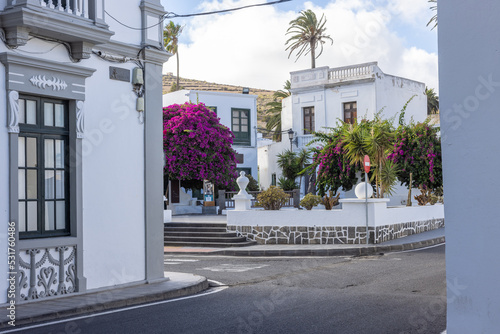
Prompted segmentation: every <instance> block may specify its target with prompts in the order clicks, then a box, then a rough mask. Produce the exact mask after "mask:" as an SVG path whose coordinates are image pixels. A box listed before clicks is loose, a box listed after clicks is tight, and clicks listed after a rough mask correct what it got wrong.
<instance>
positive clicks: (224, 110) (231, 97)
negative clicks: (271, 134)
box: [163, 90, 258, 179]
mask: <svg viewBox="0 0 500 334" xmlns="http://www.w3.org/2000/svg"><path fill="white" fill-rule="evenodd" d="M185 102H192V103H197V102H201V103H204V104H205V105H206V106H207V107H209V108H211V109H212V110H215V111H216V113H217V116H218V117H219V118H220V123H221V124H223V125H225V126H227V127H228V128H229V129H231V131H233V133H234V132H235V128H234V124H233V120H234V117H233V116H236V117H239V116H241V114H238V115H233V112H236V111H240V110H242V111H245V112H248V115H249V117H248V118H247V121H248V124H246V125H247V127H246V128H245V129H244V130H246V131H244V132H248V137H247V139H246V140H245V139H243V141H241V140H240V141H238V138H235V142H234V144H233V148H234V150H235V151H236V153H237V154H238V155H239V159H240V160H239V161H238V164H237V166H236V167H237V168H238V169H241V170H244V171H245V173H247V174H251V175H252V176H253V177H254V178H255V179H257V175H258V167H257V95H251V94H235V93H224V92H211V91H199V90H179V91H176V92H172V93H168V94H164V95H163V106H164V107H166V106H169V105H172V104H182V103H185ZM238 126H245V125H243V124H238Z"/></svg>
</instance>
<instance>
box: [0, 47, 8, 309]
mask: <svg viewBox="0 0 500 334" xmlns="http://www.w3.org/2000/svg"><path fill="white" fill-rule="evenodd" d="M0 48H1V49H2V50H1V51H3V49H4V47H3V45H2V46H0ZM0 106H2V109H3V110H6V106H7V102H6V92H5V67H4V66H3V64H0ZM1 114H2V117H0V245H2V250H1V251H0V273H3V275H2V276H1V277H0V291H2V293H0V304H2V303H5V302H7V294H6V293H5V291H7V287H8V284H7V283H8V282H7V276H6V273H7V272H8V270H7V269H8V267H7V239H8V235H7V227H8V222H9V136H8V133H7V117H6V116H5V114H6V113H5V114H4V113H1Z"/></svg>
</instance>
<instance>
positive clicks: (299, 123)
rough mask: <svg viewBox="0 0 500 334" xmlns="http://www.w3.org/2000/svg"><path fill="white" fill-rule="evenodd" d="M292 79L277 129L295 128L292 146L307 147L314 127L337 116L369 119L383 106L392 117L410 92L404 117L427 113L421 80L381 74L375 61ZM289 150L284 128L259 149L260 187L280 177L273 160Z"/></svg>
mask: <svg viewBox="0 0 500 334" xmlns="http://www.w3.org/2000/svg"><path fill="white" fill-rule="evenodd" d="M290 81H291V92H292V95H291V96H290V97H288V98H286V99H284V100H283V111H282V114H281V129H283V130H284V131H286V130H288V129H292V130H293V131H294V139H293V143H292V144H293V145H292V146H293V150H294V151H298V150H300V149H302V148H306V147H307V146H306V144H308V143H309V142H310V141H311V140H312V139H313V138H314V136H313V135H312V134H311V133H312V132H313V131H318V132H319V131H327V130H326V129H325V128H327V127H336V126H337V121H338V120H339V119H341V120H343V121H345V122H353V121H354V119H362V118H367V119H373V117H374V115H375V113H377V112H379V111H381V110H382V109H383V113H382V116H383V117H384V118H390V117H393V116H394V115H396V114H398V113H399V112H400V111H401V109H402V108H403V106H404V105H405V104H406V102H408V100H410V99H411V98H412V97H413V96H414V97H413V99H412V101H411V102H410V103H409V104H408V107H407V109H406V113H405V120H406V121H408V120H409V119H410V118H413V119H414V121H416V122H421V121H424V120H425V119H426V117H427V97H426V95H425V84H423V83H421V82H417V81H413V80H409V79H404V78H401V77H397V76H393V75H388V74H385V73H384V72H382V70H381V69H380V68H379V67H378V66H377V63H376V62H373V63H366V64H359V65H353V66H346V67H339V68H333V69H330V68H329V67H320V68H315V69H308V70H303V71H296V72H291V80H290ZM397 121H398V119H397V118H396V119H395V122H397ZM287 149H290V141H289V139H288V135H287V134H286V133H284V134H283V139H282V141H281V142H280V143H272V144H270V145H265V146H262V147H260V148H259V168H260V174H259V176H260V182H261V186H262V187H264V188H267V187H269V186H270V185H271V184H274V182H275V180H277V179H279V177H280V175H281V171H280V169H279V168H278V166H277V164H276V155H277V154H279V153H282V152H283V151H285V150H287ZM302 184H303V186H302V189H301V193H302V194H304V193H305V191H306V190H307V188H308V180H307V179H306V182H303V183H302ZM402 198H403V197H402ZM391 204H392V203H391ZM398 204H400V203H398Z"/></svg>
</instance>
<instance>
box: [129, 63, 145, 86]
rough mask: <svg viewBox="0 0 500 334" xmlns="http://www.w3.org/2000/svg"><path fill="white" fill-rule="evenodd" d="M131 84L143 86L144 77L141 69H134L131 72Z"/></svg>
mask: <svg viewBox="0 0 500 334" xmlns="http://www.w3.org/2000/svg"><path fill="white" fill-rule="evenodd" d="M132 84H133V85H144V76H143V74H142V68H140V67H136V68H134V71H133V72H132Z"/></svg>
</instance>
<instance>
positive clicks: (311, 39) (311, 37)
mask: <svg viewBox="0 0 500 334" xmlns="http://www.w3.org/2000/svg"><path fill="white" fill-rule="evenodd" d="M325 23H326V19H325V15H324V14H323V15H322V16H321V19H320V20H319V21H318V20H317V18H316V14H314V12H313V11H312V10H310V9H308V10H303V11H301V12H300V16H299V17H298V18H296V19H295V20H292V21H290V27H289V28H288V30H287V31H286V34H287V35H288V34H292V37H290V38H289V39H288V40H287V41H286V43H285V45H287V44H288V43H290V45H288V47H287V48H286V49H285V51H288V50H290V53H289V54H288V58H290V56H291V55H292V53H293V52H294V51H297V59H296V60H295V61H297V60H298V59H299V58H300V56H302V55H303V54H304V52H305V55H307V53H309V52H310V53H311V68H315V67H316V58H318V57H319V56H321V54H322V53H323V44H325V43H326V41H327V40H329V41H331V43H332V44H333V39H332V38H331V37H330V36H329V35H325V30H326V28H325ZM318 46H320V47H321V49H320V52H319V54H318V55H316V48H317V47H318Z"/></svg>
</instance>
